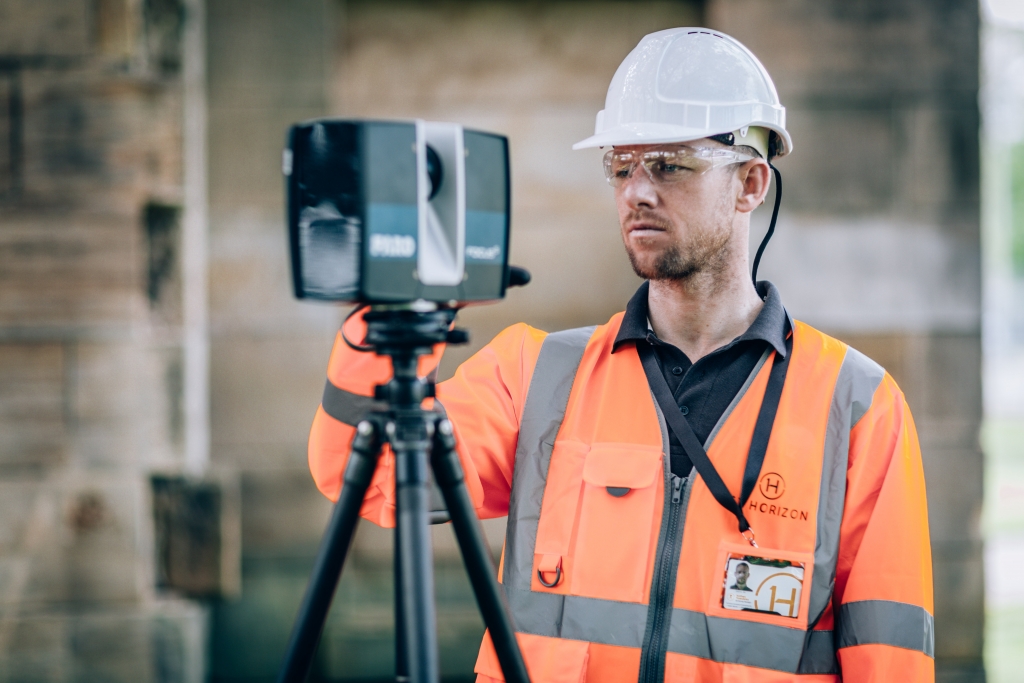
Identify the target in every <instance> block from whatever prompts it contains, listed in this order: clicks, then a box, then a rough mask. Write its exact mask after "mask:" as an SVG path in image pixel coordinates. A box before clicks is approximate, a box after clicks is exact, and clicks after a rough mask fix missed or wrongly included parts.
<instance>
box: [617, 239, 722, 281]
mask: <svg viewBox="0 0 1024 683" xmlns="http://www.w3.org/2000/svg"><path fill="white" fill-rule="evenodd" d="M731 251H732V249H731V246H730V240H729V232H728V231H727V230H722V231H720V232H717V233H712V232H701V233H699V234H697V235H695V236H694V237H693V238H692V239H690V240H689V241H688V243H687V244H684V245H680V244H674V245H672V246H671V247H669V248H668V249H666V250H665V251H663V252H662V253H660V254H658V256H657V257H656V258H655V259H654V262H653V263H651V264H647V265H645V264H642V263H640V262H639V260H638V259H637V256H636V254H635V253H633V251H632V250H631V249H630V248H629V246H628V245H627V246H626V254H627V255H628V256H629V264H630V265H631V266H633V272H634V273H636V274H637V275H638V276H639V277H641V278H643V279H645V280H672V281H677V282H689V281H692V280H693V279H694V278H695V277H696V276H697V275H706V276H710V277H711V279H712V280H714V279H716V277H715V276H717V275H719V274H721V273H723V272H724V271H725V270H726V268H727V267H728V264H729V260H730V258H729V257H730V254H731Z"/></svg>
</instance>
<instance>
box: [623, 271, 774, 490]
mask: <svg viewBox="0 0 1024 683" xmlns="http://www.w3.org/2000/svg"><path fill="white" fill-rule="evenodd" d="M649 288H650V283H647V282H645V283H644V284H642V285H640V289H638V290H637V292H636V294H634V295H633V298H632V299H630V300H629V304H628V305H627V306H626V313H625V315H624V316H623V318H622V326H621V327H620V328H619V333H618V335H616V337H615V345H614V348H613V350H612V353H616V352H618V351H620V350H623V346H624V345H626V344H627V342H634V343H646V342H649V343H650V344H652V345H653V346H654V350H655V351H656V352H657V357H658V364H659V365H660V366H661V372H662V374H663V375H665V379H666V380H667V381H668V386H669V388H670V389H672V394H673V395H674V396H675V399H676V403H677V404H679V410H681V411H682V413H683V414H684V415H686V419H687V421H689V423H690V426H691V427H693V431H694V432H695V433H696V434H697V438H698V439H700V441H701V443H705V442H706V441H707V439H708V436H710V434H711V430H712V429H714V428H715V425H716V424H718V420H719V418H720V417H722V414H723V413H724V412H725V409H726V408H728V407H729V403H731V402H732V399H733V398H734V397H735V396H736V394H737V393H739V390H740V389H741V388H742V387H743V383H744V382H746V381H747V377H748V376H749V375H750V371H751V370H753V369H754V366H755V365H757V361H758V360H760V358H761V356H762V355H763V354H764V351H765V349H768V348H773V349H775V350H776V351H777V352H778V353H779V354H781V355H782V357H783V358H784V357H785V356H786V333H787V332H788V331H789V330H790V329H791V328H792V321H791V320H790V319H789V314H788V313H786V309H785V308H784V307H783V306H782V299H781V298H780V296H779V290H777V289H776V288H775V285H773V284H772V283H770V282H768V281H766V280H765V281H761V282H758V283H757V293H758V294H759V295H760V296H761V298H762V299H764V306H763V307H762V308H761V312H760V313H758V314H757V318H756V319H755V320H754V322H753V323H752V324H751V325H750V327H749V328H747V331H746V332H744V333H743V334H741V335H740V336H738V337H736V338H735V339H733V340H732V341H731V342H729V343H728V344H726V345H725V346H723V347H721V348H718V349H715V350H714V351H712V352H711V353H709V354H708V355H706V356H704V357H703V358H701V359H699V360H698V361H697V362H696V363H691V362H690V359H689V358H687V357H686V354H685V353H683V352H682V351H680V350H679V349H678V348H676V347H675V346H673V345H672V344H669V343H667V342H663V341H661V340H660V339H658V337H657V335H655V334H654V330H652V329H651V328H650V326H649V325H648V317H647V291H648V289H649ZM631 348H633V347H631ZM670 438H671V444H670V455H671V466H672V473H673V474H675V475H677V476H680V477H686V476H689V474H690V470H691V468H692V464H691V463H690V459H689V458H688V457H687V456H686V453H684V452H683V447H682V444H680V443H679V440H678V439H676V437H675V435H674V434H673V435H671V437H670Z"/></svg>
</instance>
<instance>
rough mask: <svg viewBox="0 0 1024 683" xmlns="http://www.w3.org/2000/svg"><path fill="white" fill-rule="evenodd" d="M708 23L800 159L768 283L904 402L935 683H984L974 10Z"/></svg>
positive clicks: (713, 15)
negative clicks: (891, 380)
mask: <svg viewBox="0 0 1024 683" xmlns="http://www.w3.org/2000/svg"><path fill="white" fill-rule="evenodd" d="M708 22H709V24H710V25H711V26H713V27H715V28H718V29H720V30H722V31H725V32H727V33H729V34H731V35H733V36H735V37H736V38H738V39H739V40H741V41H743V42H744V43H745V44H746V45H747V46H748V47H749V48H750V49H751V50H753V51H754V53H755V54H757V56H758V57H759V58H760V59H761V61H762V62H763V63H764V65H765V66H766V67H767V69H768V71H769V72H770V73H771V74H772V77H773V78H774V80H775V83H776V85H777V86H778V89H779V94H780V96H781V98H782V101H783V103H784V104H785V105H786V107H787V109H788V118H789V129H790V131H791V132H792V135H793V141H794V153H793V155H792V157H789V158H786V159H783V160H781V161H780V163H779V170H780V171H781V172H782V175H783V179H784V181H785V192H784V198H783V205H782V206H783V210H782V215H781V217H780V220H779V232H778V234H777V237H776V238H775V240H774V242H773V243H772V245H771V246H770V247H769V248H768V251H767V253H766V255H765V261H764V265H763V266H762V268H763V270H762V272H763V274H764V277H766V278H767V279H770V280H773V281H774V282H775V283H776V284H778V285H779V288H780V289H781V291H782V295H783V299H784V300H785V301H786V303H787V306H788V307H789V309H790V311H791V312H792V313H793V315H794V316H795V317H797V318H800V319H803V320H806V321H807V322H809V323H811V324H814V325H817V326H819V327H821V328H822V329H824V330H826V331H828V332H830V333H832V334H834V335H836V336H838V337H839V338H841V339H843V340H845V341H848V342H850V343H851V344H853V345H854V346H855V347H857V348H858V349H860V350H861V351H863V352H865V353H867V354H868V355H869V356H871V357H873V358H874V359H875V360H877V361H878V362H879V363H881V364H882V365H884V366H885V367H886V368H887V369H888V370H889V371H890V372H891V373H892V374H893V376H894V377H895V378H896V380H897V382H899V384H900V386H901V387H902V389H903V390H904V392H905V393H906V395H907V399H908V401H909V403H910V407H911V410H912V411H913V413H914V416H915V419H916V421H917V426H918V430H919V432H920V436H921V444H922V449H923V452H924V461H925V474H926V477H927V482H928V498H929V513H930V514H929V520H930V525H931V536H932V551H933V557H934V570H935V645H936V647H935V654H936V668H937V671H938V678H939V680H940V681H981V680H984V672H983V668H982V661H981V656H982V634H983V623H984V619H983V601H982V597H983V596H982V593H983V572H982V544H981V535H980V528H979V522H980V512H981V503H982V454H981V450H980V446H979V442H978V432H979V427H980V420H981V339H980V331H981V326H980V320H981V303H980V299H981V295H980V291H981V284H980V250H979V142H978V135H979V133H978V127H979V117H978V63H979V47H978V29H979V20H978V4H977V2H976V0H954V1H952V2H944V3H935V2H930V1H928V0H897V1H895V2H894V1H893V0H864V1H861V2H848V1H845V0H826V1H818V0H788V1H786V2H773V3H765V2H757V1H756V0H711V2H709V5H708ZM761 219H762V220H763V219H764V216H762V217H761ZM762 230H763V227H762ZM755 244H756V241H755ZM895 522H896V520H894V523H895Z"/></svg>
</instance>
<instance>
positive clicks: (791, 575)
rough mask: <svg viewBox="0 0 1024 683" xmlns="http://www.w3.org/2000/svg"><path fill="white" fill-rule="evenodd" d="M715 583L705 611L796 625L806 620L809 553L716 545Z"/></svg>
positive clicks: (811, 565) (810, 558)
mask: <svg viewBox="0 0 1024 683" xmlns="http://www.w3.org/2000/svg"><path fill="white" fill-rule="evenodd" d="M718 558H719V562H718V566H719V568H720V571H721V573H720V574H717V576H718V577H719V578H718V579H717V582H716V583H717V584H718V585H717V586H716V587H715V590H713V591H712V597H711V600H712V604H711V605H709V613H716V614H718V615H719V616H728V617H730V618H739V619H746V620H750V621H765V617H767V618H768V620H769V621H772V622H773V623H786V624H788V625H791V626H800V625H802V624H803V623H806V620H807V604H806V603H807V597H808V596H807V593H808V590H809V587H810V585H811V573H812V569H813V556H812V555H811V554H810V553H796V552H791V551H784V550H773V549H771V548H751V547H750V546H749V545H740V544H722V546H721V547H719V555H718Z"/></svg>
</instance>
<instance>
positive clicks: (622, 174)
mask: <svg viewBox="0 0 1024 683" xmlns="http://www.w3.org/2000/svg"><path fill="white" fill-rule="evenodd" d="M614 174H615V177H616V178H627V177H629V166H619V167H617V168H616V169H615V170H614Z"/></svg>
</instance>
